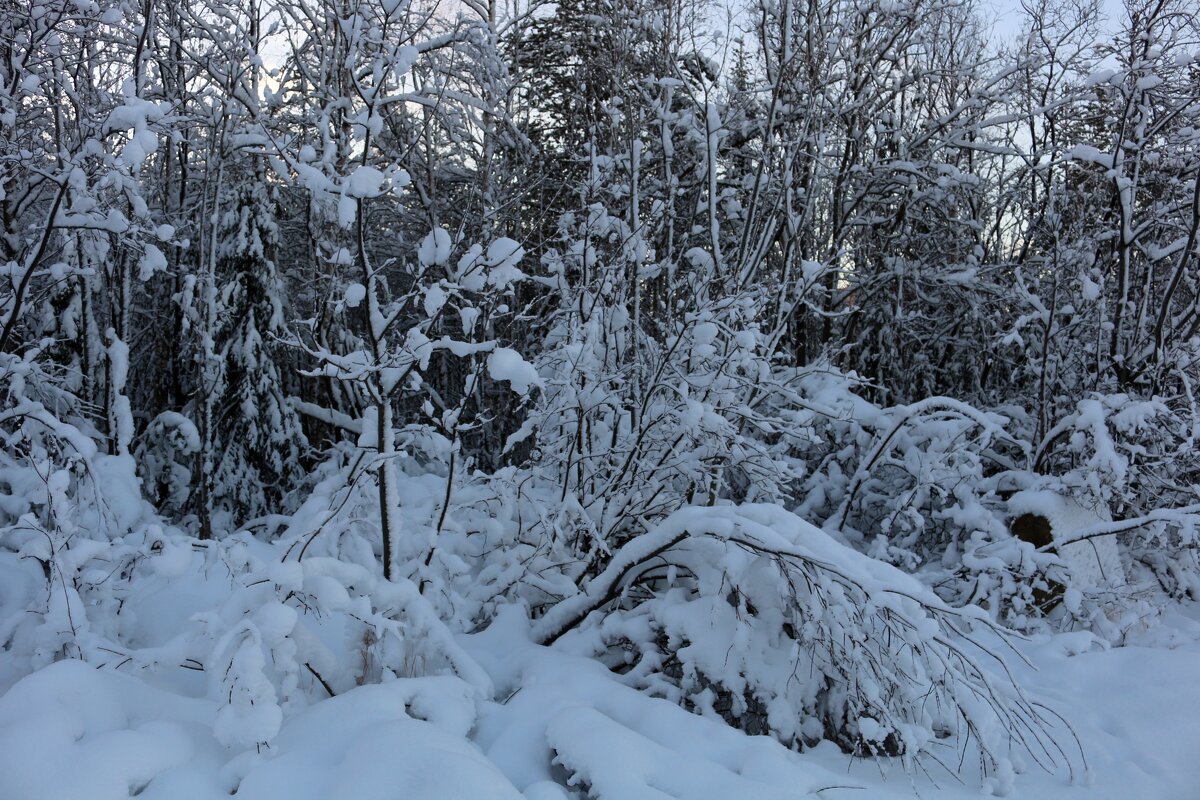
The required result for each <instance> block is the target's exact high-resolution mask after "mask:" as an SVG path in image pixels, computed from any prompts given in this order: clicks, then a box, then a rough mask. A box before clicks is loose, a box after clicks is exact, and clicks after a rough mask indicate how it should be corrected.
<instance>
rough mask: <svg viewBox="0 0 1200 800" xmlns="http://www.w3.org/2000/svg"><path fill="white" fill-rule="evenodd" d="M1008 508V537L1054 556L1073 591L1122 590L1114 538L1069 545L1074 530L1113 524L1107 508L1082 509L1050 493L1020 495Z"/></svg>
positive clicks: (1069, 499) (1121, 569)
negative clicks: (1066, 573)
mask: <svg viewBox="0 0 1200 800" xmlns="http://www.w3.org/2000/svg"><path fill="white" fill-rule="evenodd" d="M1008 507H1009V511H1010V513H1011V515H1012V520H1013V521H1012V532H1013V535H1014V536H1016V537H1017V538H1019V539H1023V540H1024V541H1027V542H1029V543H1030V544H1033V545H1034V546H1036V547H1038V548H1044V549H1047V550H1050V551H1052V552H1054V553H1056V554H1057V555H1058V557H1059V558H1060V559H1061V560H1062V561H1063V563H1064V564H1065V565H1066V567H1067V569H1068V570H1070V573H1071V580H1072V584H1073V585H1074V587H1075V588H1077V589H1080V590H1099V591H1112V590H1116V589H1120V588H1122V587H1123V586H1124V585H1125V568H1124V567H1123V566H1122V564H1121V554H1120V551H1119V550H1118V548H1117V536H1116V534H1108V535H1106V536H1093V537H1089V538H1087V539H1085V540H1083V541H1071V540H1072V539H1073V538H1074V536H1075V534H1076V533H1078V532H1079V531H1083V530H1087V529H1090V528H1095V527H1096V526H1098V525H1102V524H1104V523H1108V522H1112V514H1111V513H1110V512H1109V510H1108V507H1107V506H1105V505H1103V504H1098V505H1096V506H1086V505H1084V504H1082V503H1080V502H1079V501H1078V500H1076V499H1074V498H1072V497H1064V496H1062V495H1060V494H1057V493H1055V492H1050V491H1025V492H1018V493H1017V494H1015V495H1013V496H1012V498H1011V499H1010V500H1009V502H1008ZM1059 542H1062V544H1058V543H1059Z"/></svg>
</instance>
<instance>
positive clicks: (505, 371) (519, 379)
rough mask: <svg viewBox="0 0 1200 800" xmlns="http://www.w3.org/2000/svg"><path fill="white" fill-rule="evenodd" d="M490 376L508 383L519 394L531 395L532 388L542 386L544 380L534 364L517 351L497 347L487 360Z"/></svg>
mask: <svg viewBox="0 0 1200 800" xmlns="http://www.w3.org/2000/svg"><path fill="white" fill-rule="evenodd" d="M487 368H488V376H489V377H491V379H492V380H494V381H507V382H508V384H509V385H510V386H511V387H512V390H513V391H514V392H516V393H517V394H521V395H526V394H529V389H530V387H531V386H541V385H542V379H541V378H540V377H539V376H538V373H537V370H536V369H535V368H534V366H533V365H532V364H530V363H529V362H528V361H526V360H525V359H524V358H522V357H521V354H520V353H518V352H517V351H516V350H513V349H511V348H508V347H497V348H496V349H495V350H493V351H492V352H491V353H490V354H489V355H488V359H487Z"/></svg>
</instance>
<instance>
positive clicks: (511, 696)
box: [0, 609, 1200, 800]
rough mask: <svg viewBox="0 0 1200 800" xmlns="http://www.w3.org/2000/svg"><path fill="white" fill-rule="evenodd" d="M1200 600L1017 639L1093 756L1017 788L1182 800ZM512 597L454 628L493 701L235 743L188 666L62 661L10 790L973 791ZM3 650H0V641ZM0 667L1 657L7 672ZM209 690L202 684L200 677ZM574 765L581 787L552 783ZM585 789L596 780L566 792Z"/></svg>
mask: <svg viewBox="0 0 1200 800" xmlns="http://www.w3.org/2000/svg"><path fill="white" fill-rule="evenodd" d="M1197 618H1200V613H1198V612H1197V611H1196V609H1191V611H1190V615H1189V614H1184V613H1182V612H1176V613H1175V614H1174V615H1173V616H1170V617H1169V618H1167V619H1163V620H1160V621H1159V625H1158V627H1156V628H1155V629H1154V631H1153V632H1152V633H1146V634H1143V636H1142V639H1143V641H1141V642H1138V643H1135V644H1131V645H1128V646H1125V647H1120V648H1115V649H1109V650H1104V649H1099V648H1098V647H1097V646H1096V645H1095V644H1093V640H1092V638H1091V637H1090V636H1089V635H1087V634H1059V635H1056V636H1052V637H1042V638H1039V639H1037V640H1035V641H1031V642H1027V643H1024V644H1022V645H1021V647H1022V649H1023V650H1024V651H1025V653H1026V654H1027V655H1028V656H1029V657H1030V659H1031V661H1032V662H1033V665H1034V667H1035V668H1036V671H1035V670H1034V669H1031V668H1028V667H1022V668H1020V669H1021V674H1019V675H1018V678H1019V679H1020V681H1021V682H1022V683H1023V684H1024V685H1025V686H1026V687H1029V688H1030V690H1031V691H1032V692H1033V693H1034V694H1035V695H1036V696H1037V697H1038V698H1039V699H1041V700H1043V701H1045V702H1047V703H1049V704H1050V705H1052V706H1053V707H1054V708H1055V710H1057V711H1058V712H1060V713H1062V714H1063V715H1064V716H1065V717H1066V718H1067V719H1069V720H1070V722H1071V723H1072V725H1073V727H1074V728H1075V730H1076V732H1077V733H1078V735H1079V737H1080V739H1081V741H1082V742H1083V743H1084V749H1085V753H1086V758H1087V763H1088V771H1087V773H1086V775H1082V776H1079V777H1078V778H1077V779H1076V780H1075V781H1074V782H1073V783H1072V782H1071V781H1070V780H1069V779H1068V778H1067V777H1066V775H1065V774H1056V775H1048V774H1045V773H1043V772H1041V771H1039V770H1037V769H1036V768H1032V767H1031V768H1030V769H1028V770H1026V771H1025V772H1024V774H1020V775H1017V776H1016V777H1015V780H1014V783H1013V792H1012V794H1013V796H1016V797H1023V798H1088V800H1100V798H1112V800H1131V799H1132V798H1137V799H1138V800H1160V799H1161V800H1174V799H1175V798H1189V797H1195V796H1197V792H1198V791H1200V790H1198V789H1197V787H1200V758H1197V755H1200V724H1198V723H1197V717H1198V715H1200V681H1197V680H1196V675H1197V668H1198V667H1200V623H1198V622H1197V621H1196V619H1197ZM527 629H528V623H527V621H526V620H525V619H524V618H523V617H522V616H521V615H520V613H519V612H517V611H515V610H514V609H510V610H509V611H508V612H506V613H505V614H503V615H501V617H500V618H499V619H498V620H497V621H496V622H495V623H494V624H493V625H492V626H491V627H490V628H489V629H488V630H486V631H484V632H482V633H480V634H476V635H473V636H462V637H460V640H461V643H462V645H463V646H464V648H465V649H466V650H467V651H468V652H469V653H470V654H471V655H472V656H473V657H474V658H475V659H476V661H478V663H479V664H480V665H482V666H483V667H484V668H485V669H486V670H487V672H488V673H489V675H490V677H491V679H492V680H493V682H494V683H495V685H496V689H497V691H496V697H497V698H500V701H499V702H493V701H479V700H478V699H477V695H476V694H475V693H474V692H473V690H472V688H471V687H470V686H469V685H468V684H466V683H465V682H463V681H461V680H459V679H458V678H454V677H449V676H444V677H422V678H398V679H395V680H391V681H388V682H385V683H383V684H378V685H367V686H359V687H356V688H353V689H350V690H349V691H346V692H344V693H342V694H341V695H340V696H338V697H335V698H332V699H329V700H324V701H320V702H317V703H315V704H314V705H312V706H311V707H309V708H307V709H305V710H302V711H300V712H299V713H297V714H296V715H295V716H292V717H290V718H287V719H285V721H284V723H283V727H282V730H281V731H280V733H279V734H278V736H277V737H276V738H275V739H274V741H273V743H272V745H271V746H270V747H269V748H262V749H261V751H260V752H255V751H254V750H253V749H251V750H249V751H245V752H242V753H241V754H235V753H234V751H233V750H230V749H227V748H226V747H225V746H223V745H221V744H220V743H219V742H218V740H217V739H216V738H215V737H214V734H213V725H214V722H215V719H216V714H217V706H216V704H215V703H214V702H212V701H210V700H205V699H196V698H194V697H189V696H187V695H188V694H189V693H190V692H193V691H195V690H196V689H197V688H198V687H197V685H196V681H195V676H194V674H189V671H187V670H178V672H179V673H181V674H179V675H173V674H170V673H169V672H167V671H163V672H158V673H155V674H144V675H141V676H139V675H136V674H127V673H129V672H130V671H131V668H130V667H128V666H126V667H124V668H120V669H112V668H105V669H97V668H95V667H92V666H89V665H86V664H84V663H83V662H80V661H74V660H66V661H60V662H58V663H55V664H52V665H51V666H48V667H46V668H43V669H41V670H39V671H37V672H35V673H33V674H32V675H29V676H28V677H25V678H23V679H21V680H19V681H18V682H16V683H15V685H12V686H11V687H10V688H8V689H7V691H6V692H5V694H4V695H3V697H0V798H4V800H60V799H61V800H84V799H85V798H86V800H125V798H128V797H131V796H137V797H140V798H143V800H208V799H209V798H211V799H212V800H217V798H227V797H229V796H230V795H231V794H232V796H234V797H238V798H253V799H254V800H392V799H393V798H394V799H395V800H401V798H403V800H456V799H458V798H462V800H479V799H480V798H495V799H496V800H506V799H508V798H521V797H524V798H528V800H551V799H552V798H553V799H555V800H561V799H562V798H570V797H575V796H587V797H596V798H602V800H658V799H659V798H688V799H690V800H708V799H709V798H712V800H718V799H728V798H747V800H752V799H754V800H757V799H758V798H762V800H768V799H769V798H789V797H803V796H816V797H821V798H827V799H828V798H863V797H869V798H872V800H875V799H876V798H883V799H886V798H908V797H918V796H919V797H922V798H944V799H945V800H950V799H951V798H966V797H978V796H979V791H980V790H979V788H978V785H979V784H978V781H973V780H972V777H971V774H970V773H971V770H970V765H966V766H965V768H964V772H965V774H964V777H963V779H962V781H959V779H956V778H955V777H953V776H952V775H951V774H949V773H948V772H944V771H943V772H939V771H938V770H937V769H936V768H933V769H930V770H929V772H928V773H927V774H918V775H917V776H916V777H914V778H912V779H910V778H909V777H908V776H907V775H906V774H905V773H904V771H903V770H902V769H901V767H900V765H899V764H898V763H890V762H889V761H888V760H886V759H880V760H874V759H871V760H862V759H858V760H855V759H851V758H849V757H847V756H846V755H844V754H842V753H841V752H840V751H839V750H838V749H837V748H836V747H834V746H833V745H832V744H828V743H826V744H822V745H821V746H819V747H816V748H814V749H812V750H809V751H806V752H804V753H795V752H792V751H789V750H787V749H785V748H783V747H782V746H780V745H778V744H777V743H775V742H774V741H773V740H771V739H769V738H766V737H751V736H747V735H745V734H743V733H741V732H739V731H736V730H734V729H732V728H730V727H728V726H727V725H725V724H724V723H722V722H720V721H719V720H712V719H706V718H703V717H700V716H696V715H693V714H690V713H688V712H686V711H684V710H682V709H680V708H679V707H678V706H676V705H675V704H673V703H670V702H668V701H665V700H660V699H655V698H650V697H647V696H646V695H644V694H643V693H641V692H638V691H635V690H633V689H631V688H628V687H626V686H624V685H622V683H621V679H620V677H619V676H617V675H615V674H613V673H610V672H609V671H608V670H606V669H605V668H604V667H603V666H602V665H600V664H598V663H597V662H595V661H592V660H590V659H585V658H581V657H577V656H573V655H570V654H568V653H567V652H563V651H562V649H561V648H557V649H556V648H544V647H539V646H536V645H534V644H532V643H530V642H529V641H528V638H527V636H526V631H527ZM6 655H7V654H0V659H3V658H4V657H5V656H6ZM0 674H11V672H9V671H7V670H3V671H0ZM195 693H197V694H200V693H201V692H198V691H196V692H195ZM565 783H573V784H574V787H575V788H574V789H573V790H564V788H562V787H563V784H565ZM572 791H574V792H581V793H583V792H590V794H572Z"/></svg>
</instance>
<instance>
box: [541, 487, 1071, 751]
mask: <svg viewBox="0 0 1200 800" xmlns="http://www.w3.org/2000/svg"><path fill="white" fill-rule="evenodd" d="M534 632H535V635H536V636H537V637H538V639H539V640H540V641H544V642H554V641H557V640H559V639H560V638H561V639H563V640H564V642H565V643H566V646H568V647H574V648H581V649H583V650H584V651H585V652H597V653H604V654H606V657H607V658H608V659H609V660H610V663H611V666H613V667H614V668H615V669H618V670H619V671H622V672H624V673H626V679H627V680H628V681H631V682H632V683H633V685H636V686H638V687H640V688H643V689H645V690H647V691H651V692H654V693H658V694H662V695H664V696H667V697H670V698H672V699H674V700H676V701H677V702H681V703H683V704H684V705H685V706H687V707H689V708H692V709H694V710H696V711H697V712H699V713H702V714H705V715H719V716H722V717H724V718H725V719H727V720H728V721H729V722H731V723H733V724H737V725H741V726H742V727H745V728H746V729H748V730H750V731H751V732H754V733H770V734H771V735H773V736H775V737H776V738H778V739H780V740H781V741H783V742H784V743H786V744H789V745H791V746H803V745H811V744H815V743H816V742H817V741H819V740H821V739H831V740H833V741H835V742H837V743H838V744H839V745H841V746H842V747H843V748H844V749H846V750H848V751H850V752H856V753H861V754H889V755H902V756H903V757H904V758H905V759H906V760H908V761H910V762H911V761H912V760H914V759H917V758H919V757H921V756H922V755H928V754H931V753H935V752H936V749H935V747H936V745H937V744H938V740H939V739H945V738H946V737H949V736H955V737H956V739H955V740H954V742H955V744H956V746H958V747H960V748H976V749H978V752H979V755H980V758H981V760H982V763H983V764H984V768H985V771H999V772H1001V773H1003V772H1005V771H1007V770H1010V769H1011V764H1010V758H1011V757H1012V756H1013V753H1014V752H1020V753H1021V754H1022V755H1021V756H1020V758H1024V757H1025V756H1026V755H1027V756H1028V757H1030V758H1032V759H1033V760H1034V761H1035V762H1038V763H1041V764H1042V765H1043V766H1047V767H1049V766H1051V765H1053V764H1056V763H1058V762H1060V761H1061V762H1065V763H1067V764H1068V765H1069V764H1070V762H1071V759H1070V758H1068V757H1067V756H1066V754H1065V752H1064V750H1063V749H1062V745H1061V744H1060V743H1058V742H1057V741H1056V739H1055V737H1054V735H1052V732H1051V728H1053V727H1054V724H1053V723H1052V722H1051V720H1050V717H1049V716H1047V714H1046V712H1045V711H1044V709H1042V708H1041V707H1040V706H1039V704H1038V703H1036V702H1035V701H1033V700H1031V699H1030V698H1028V697H1026V696H1025V694H1024V693H1023V692H1022V690H1021V689H1020V688H1019V687H1018V686H1016V685H1015V684H1014V683H1013V682H1012V677H1011V675H1009V674H1005V669H1006V667H1005V666H1004V660H1003V657H1002V656H1001V655H1000V648H1003V647H1004V646H1005V645H1004V634H1003V633H1002V630H1001V629H1000V628H999V627H998V626H996V625H995V624H994V623H993V622H991V621H990V619H989V617H988V616H987V615H986V614H985V613H984V612H982V611H981V610H979V609H978V608H975V607H970V606H968V607H964V608H952V607H950V606H948V605H946V604H945V603H943V602H942V601H941V600H940V599H938V598H937V596H936V595H934V594H933V593H932V592H930V591H929V590H928V589H927V588H926V587H924V586H923V585H922V584H921V583H920V582H919V581H917V580H915V579H913V578H912V577H911V576H908V575H906V574H904V573H902V572H900V571H899V570H897V569H895V568H894V567H890V566H888V565H886V564H883V563H881V562H879V561H877V560H875V559H871V558H869V557H867V556H864V555H862V554H860V553H857V552H855V551H854V550H853V549H851V548H848V547H846V546H844V545H841V544H838V543H837V542H836V541H835V540H834V539H832V538H831V537H830V536H829V535H828V534H826V533H824V532H822V531H820V530H819V529H817V528H814V527H813V526H811V525H809V524H807V523H805V522H803V521H802V520H800V519H799V518H798V517H796V516H794V515H792V514H789V513H787V512H786V511H784V510H782V509H781V508H779V507H778V506H768V505H742V506H717V507H714V508H689V509H684V510H681V511H679V512H677V513H675V514H673V515H671V516H670V517H668V518H667V519H666V520H664V521H663V522H662V523H660V524H659V525H657V526H655V527H654V528H652V529H651V530H649V531H648V532H646V533H645V534H643V535H642V536H640V537H637V538H635V539H633V540H632V541H631V542H629V543H628V544H626V545H625V546H624V547H623V548H621V549H620V550H618V551H617V552H616V553H614V554H613V557H612V559H611V560H610V562H609V565H608V567H607V568H606V569H605V570H604V572H602V573H601V574H600V575H598V576H596V577H595V578H593V579H592V580H591V581H590V582H589V583H588V585H587V588H586V590H585V591H584V592H582V593H580V594H579V595H577V596H575V597H571V598H568V599H566V600H563V601H562V602H561V603H559V604H558V605H557V606H555V607H554V608H552V609H550V610H549V611H548V612H547V613H546V615H545V616H544V617H543V618H542V619H540V620H539V621H538V622H537V623H536V626H535V629H534ZM1051 754H1053V755H1051Z"/></svg>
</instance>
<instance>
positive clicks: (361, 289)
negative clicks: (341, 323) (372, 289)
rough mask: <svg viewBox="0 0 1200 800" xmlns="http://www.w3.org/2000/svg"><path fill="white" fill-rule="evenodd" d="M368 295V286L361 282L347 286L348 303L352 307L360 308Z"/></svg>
mask: <svg viewBox="0 0 1200 800" xmlns="http://www.w3.org/2000/svg"><path fill="white" fill-rule="evenodd" d="M366 296H367V287H365V286H363V285H362V284H361V283H351V284H350V285H348V286H347V287H346V295H345V298H346V305H347V306H349V307H350V308H358V306H359V305H360V304H361V303H362V301H363V299H364V298H366Z"/></svg>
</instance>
